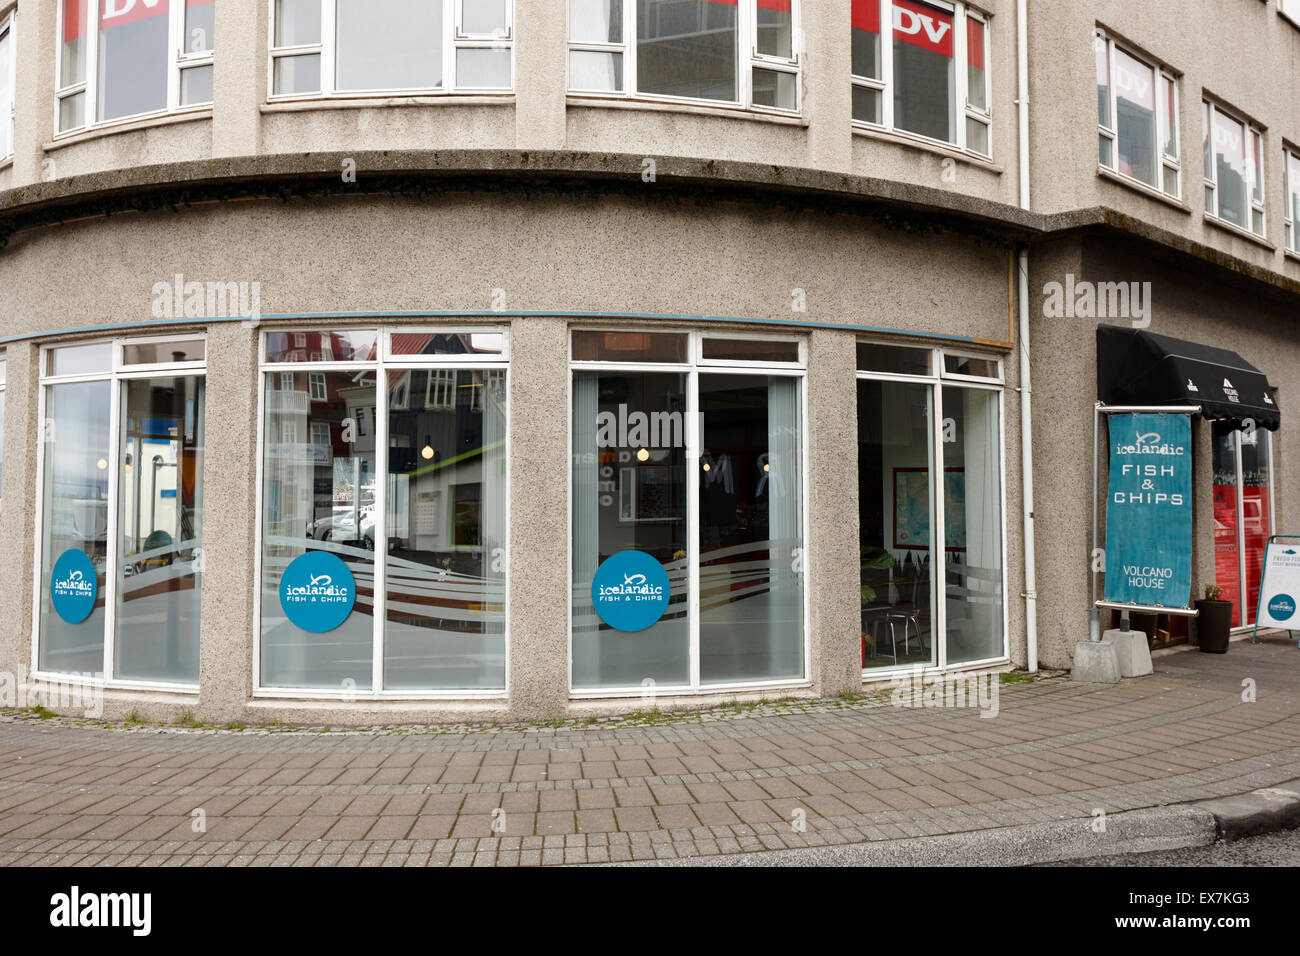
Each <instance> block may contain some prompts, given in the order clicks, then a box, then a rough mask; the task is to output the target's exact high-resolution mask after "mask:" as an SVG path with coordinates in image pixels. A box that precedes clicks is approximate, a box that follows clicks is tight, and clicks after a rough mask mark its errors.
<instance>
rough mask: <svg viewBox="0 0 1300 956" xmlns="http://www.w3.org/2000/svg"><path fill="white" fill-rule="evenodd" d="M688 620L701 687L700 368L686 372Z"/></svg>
mask: <svg viewBox="0 0 1300 956" xmlns="http://www.w3.org/2000/svg"><path fill="white" fill-rule="evenodd" d="M686 408H687V412H688V414H687V416H686V475H687V479H686V569H687V570H686V593H687V600H686V620H687V630H688V633H689V634H690V680H691V689H692V690H698V689H699V687H700V607H701V604H700V547H699V542H700V451H701V448H702V445H703V442H704V436H703V434H701V425H702V424H703V422H702V421H701V419H702V417H703V416H702V415H701V414H700V372H699V369H697V368H692V369H691V370H690V371H689V372H688V373H687V374H686Z"/></svg>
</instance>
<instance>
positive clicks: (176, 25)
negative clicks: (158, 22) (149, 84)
mask: <svg viewBox="0 0 1300 956" xmlns="http://www.w3.org/2000/svg"><path fill="white" fill-rule="evenodd" d="M167 18H168V19H167V27H168V33H169V34H170V36H171V43H169V44H168V49H167V109H168V110H174V109H176V108H177V107H178V106H180V103H181V70H180V62H181V57H182V56H184V54H185V2H184V0H176V2H175V3H173V4H172V5H171V6H170V8H169V9H168V12H167Z"/></svg>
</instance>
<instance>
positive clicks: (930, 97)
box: [852, 0, 992, 156]
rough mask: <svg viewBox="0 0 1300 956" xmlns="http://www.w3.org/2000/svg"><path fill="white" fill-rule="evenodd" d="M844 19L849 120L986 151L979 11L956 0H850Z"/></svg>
mask: <svg viewBox="0 0 1300 956" xmlns="http://www.w3.org/2000/svg"><path fill="white" fill-rule="evenodd" d="M852 23H853V67H852V69H853V119H854V121H855V122H857V123H863V124H866V125H868V126H880V127H884V128H885V129H890V130H896V131H900V132H904V133H913V134H915V135H917V136H924V137H925V138H927V139H933V140H938V141H939V142H943V143H948V144H950V145H953V146H956V147H957V148H958V149H964V150H969V151H970V152H973V153H979V154H980V155H982V156H989V155H991V147H990V142H989V130H990V126H991V124H992V111H991V97H990V95H989V70H988V64H989V24H988V21H987V19H985V17H984V16H983V15H981V14H979V13H976V12H975V11H974V10H972V9H970V8H969V7H967V6H966V5H965V4H963V3H939V2H935V3H922V2H919V0H853V7H852ZM881 24H886V25H887V26H888V30H887V32H882V30H881Z"/></svg>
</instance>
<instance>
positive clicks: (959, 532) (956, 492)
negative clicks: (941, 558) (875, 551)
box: [894, 468, 966, 551]
mask: <svg viewBox="0 0 1300 956" xmlns="http://www.w3.org/2000/svg"><path fill="white" fill-rule="evenodd" d="M930 511H931V504H930V469H928V468H895V469H894V549H895V550H901V551H929V550H930ZM943 521H944V527H945V529H946V530H945V533H944V538H945V540H944V547H945V548H946V549H947V550H948V551H965V550H966V472H965V470H964V469H961V468H949V469H947V471H946V472H945V474H944V476H943Z"/></svg>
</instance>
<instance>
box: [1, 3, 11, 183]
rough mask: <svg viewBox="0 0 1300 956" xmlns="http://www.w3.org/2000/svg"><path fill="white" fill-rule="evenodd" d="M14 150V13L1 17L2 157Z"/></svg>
mask: <svg viewBox="0 0 1300 956" xmlns="http://www.w3.org/2000/svg"><path fill="white" fill-rule="evenodd" d="M13 151H14V15H13V14H12V13H11V14H9V16H7V17H5V18H4V19H0V159H4V158H6V157H8V156H12V155H13Z"/></svg>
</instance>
